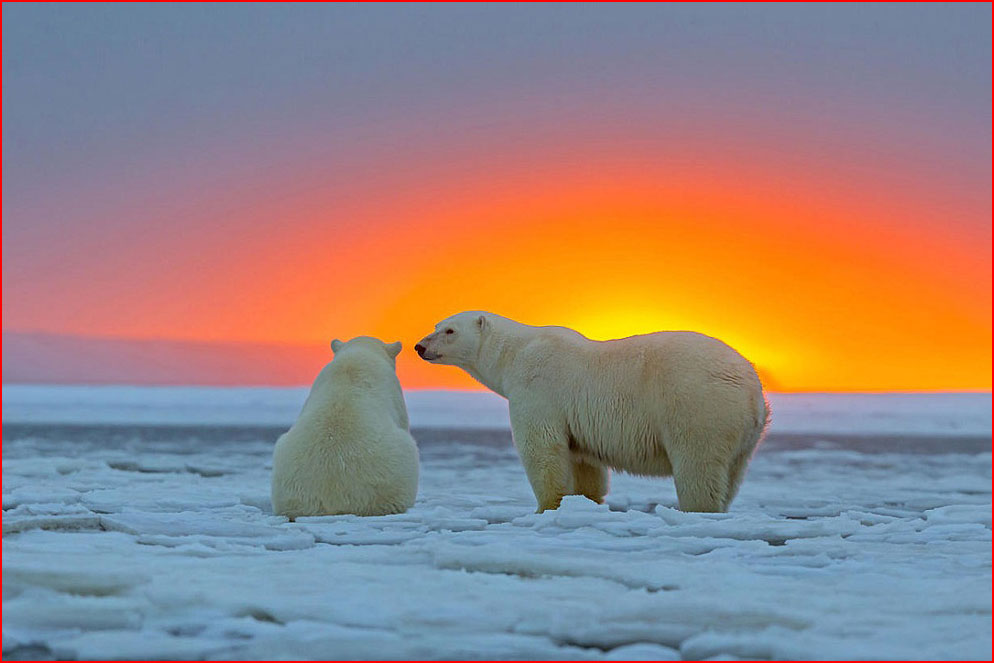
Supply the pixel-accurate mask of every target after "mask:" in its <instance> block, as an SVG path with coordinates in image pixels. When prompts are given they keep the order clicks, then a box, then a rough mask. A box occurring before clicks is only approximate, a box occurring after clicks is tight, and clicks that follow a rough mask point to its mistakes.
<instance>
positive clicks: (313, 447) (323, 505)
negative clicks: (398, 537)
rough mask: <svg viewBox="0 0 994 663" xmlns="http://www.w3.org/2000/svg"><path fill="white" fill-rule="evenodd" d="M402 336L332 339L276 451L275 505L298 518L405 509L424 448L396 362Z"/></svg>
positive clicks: (414, 487) (411, 497) (413, 490)
mask: <svg viewBox="0 0 994 663" xmlns="http://www.w3.org/2000/svg"><path fill="white" fill-rule="evenodd" d="M400 347H401V346H400V343H399V342H398V343H392V344H390V345H386V344H385V343H383V342H382V341H380V340H378V339H375V338H371V337H369V336H360V337H358V338H354V339H352V340H351V341H349V342H348V343H342V342H341V341H339V340H337V339H336V340H334V341H332V342H331V349H332V350H333V351H334V352H335V358H334V360H333V361H331V362H330V363H329V364H328V365H327V366H325V367H324V368H323V369H322V370H321V373H320V374H319V375H318V377H317V379H316V380H315V381H314V385H313V386H312V387H311V393H310V394H309V395H308V396H307V401H306V402H305V403H304V407H303V409H302V410H301V412H300V416H298V417H297V421H296V423H294V424H293V427H291V428H290V430H289V431H287V432H286V433H284V434H283V435H282V436H281V437H280V439H279V440H277V442H276V449H275V450H274V452H273V483H272V501H273V511H274V512H275V513H277V514H279V515H283V516H288V517H289V518H291V519H293V518H296V517H298V516H323V515H334V514H343V513H354V514H357V515H360V516H378V515H384V514H388V513H402V512H403V511H406V510H407V509H408V508H409V507H411V506H412V505H413V504H414V497H415V495H416V493H417V490H418V448H417V445H416V444H415V443H414V439H413V438H412V437H411V434H410V433H409V432H408V422H407V408H406V407H405V406H404V396H403V394H402V393H401V390H400V382H398V380H397V374H396V369H395V364H396V359H397V355H398V354H399V353H400Z"/></svg>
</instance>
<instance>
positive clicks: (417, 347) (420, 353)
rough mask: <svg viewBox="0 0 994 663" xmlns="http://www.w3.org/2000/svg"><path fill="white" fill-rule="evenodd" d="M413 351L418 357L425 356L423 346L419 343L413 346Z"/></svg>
mask: <svg viewBox="0 0 994 663" xmlns="http://www.w3.org/2000/svg"><path fill="white" fill-rule="evenodd" d="M414 351H415V352H417V353H418V356H419V357H424V356H425V346H423V345H421V344H420V343H418V344H417V345H415V346H414Z"/></svg>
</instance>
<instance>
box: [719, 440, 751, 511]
mask: <svg viewBox="0 0 994 663" xmlns="http://www.w3.org/2000/svg"><path fill="white" fill-rule="evenodd" d="M751 456H752V449H749V450H748V451H740V452H739V453H738V454H737V455H736V456H735V458H733V459H732V463H731V466H730V467H729V469H728V492H727V493H726V495H725V508H724V509H722V511H728V507H729V505H730V504H731V503H732V500H734V499H735V496H736V495H737V494H738V492H739V486H741V485H742V480H743V479H744V478H745V473H746V466H747V465H748V464H749V458H750V457H751Z"/></svg>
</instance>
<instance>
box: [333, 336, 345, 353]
mask: <svg viewBox="0 0 994 663" xmlns="http://www.w3.org/2000/svg"><path fill="white" fill-rule="evenodd" d="M343 345H345V344H344V343H342V342H341V341H339V340H338V339H337V338H336V339H335V340H334V341H332V342H331V351H332V352H338V351H339V350H341V349H342V346H343Z"/></svg>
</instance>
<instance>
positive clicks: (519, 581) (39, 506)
mask: <svg viewBox="0 0 994 663" xmlns="http://www.w3.org/2000/svg"><path fill="white" fill-rule="evenodd" d="M8 389H9V388H7V387H5V388H4V412H3V414H4V446H3V454H4V457H3V509H4V517H3V532H4V537H3V538H4V543H3V554H4V558H3V590H4V591H3V652H4V658H5V659H14V658H24V657H42V658H45V657H48V658H51V657H57V658H163V659H168V658H173V659H175V658H211V659H233V658H263V659H266V658H281V659H287V658H312V659H313V658H317V659H322V658H340V659H341V658H345V659H348V658H400V659H403V658H445V659H454V658H550V659H555V658H570V659H606V660H668V659H680V658H684V659H687V658H693V659H702V658H726V659H727V658H764V659H782V658H802V659H808V658H816V659H839V658H842V659H850V658H877V659H879V658H887V659H935V658H954V659H955V658H976V659H986V658H989V657H990V654H991V612H990V611H991V454H990V395H989V394H986V395H969V396H963V395H960V396H958V397H954V396H948V397H931V399H929V398H927V397H925V396H921V397H918V398H920V399H921V400H919V401H918V402H916V403H910V404H909V402H908V401H907V398H908V397H906V396H905V397H898V396H891V398H892V399H893V400H892V401H890V402H888V401H887V399H886V398H884V397H883V395H881V396H875V397H867V398H868V399H869V400H868V401H861V400H860V399H861V398H863V397H854V396H853V397H845V398H849V399H850V400H849V401H848V403H849V406H850V407H849V408H848V409H847V408H846V407H840V406H843V405H845V402H844V401H839V400H834V401H833V400H832V398H833V397H819V396H790V397H782V396H781V397H776V398H775V400H774V409H775V412H776V411H777V409H779V410H781V411H783V412H784V413H786V416H785V417H783V418H781V419H780V421H783V422H784V428H782V429H778V428H777V427H776V425H775V426H774V430H773V433H772V435H771V438H770V440H769V442H768V443H767V444H766V445H764V447H762V448H761V449H760V451H759V453H758V454H757V456H756V458H755V460H754V461H753V464H752V466H751V469H750V472H749V475H748V478H747V479H746V482H745V484H744V486H743V489H742V492H741V494H740V496H739V498H738V499H737V500H736V501H735V503H734V504H733V506H732V511H731V512H730V513H728V514H713V515H711V514H692V513H682V512H680V511H677V510H676V509H675V508H674V507H675V504H676V495H675V491H674V489H673V484H672V481H670V480H668V479H649V478H638V477H630V476H625V475H614V476H613V477H612V487H611V493H610V495H609V497H608V501H607V504H606V505H603V506H598V505H596V504H593V503H592V502H589V501H587V500H585V499H583V498H579V497H571V498H567V499H566V500H565V501H564V503H563V506H562V507H561V508H560V509H559V510H557V511H553V512H546V513H542V514H535V513H534V498H533V496H532V494H531V491H530V489H529V487H528V483H527V481H526V480H525V477H524V473H523V471H522V469H521V466H520V464H519V463H518V461H517V459H516V457H515V455H514V450H513V447H512V446H511V442H510V437H509V434H508V433H507V432H506V430H490V429H491V428H494V426H484V425H481V423H480V422H481V421H490V420H487V419H485V417H488V416H490V417H493V418H494V419H495V420H499V416H498V415H499V412H500V410H499V408H498V407H497V405H482V406H481V405H480V403H483V402H484V401H481V400H479V399H477V400H476V401H475V404H474V403H470V402H468V401H469V400H473V399H468V400H467V402H465V403H462V406H463V407H464V408H468V409H469V412H470V413H469V415H466V414H465V413H460V412H455V413H452V412H450V411H449V410H448V409H447V407H446V406H445V403H446V402H448V403H451V402H453V401H445V399H444V398H443V397H441V396H438V395H431V396H430V397H426V398H425V402H424V403H420V404H418V403H417V399H418V397H417V396H415V397H414V398H409V402H410V403H411V411H412V421H413V422H414V425H415V437H417V438H418V440H419V444H420V445H421V449H422V477H421V488H420V493H419V498H418V502H417V504H416V506H415V508H414V509H412V510H411V511H409V512H408V513H405V514H400V515H395V516H386V517H375V518H358V517H351V516H340V517H322V518H302V519H300V520H299V521H298V522H295V523H289V522H287V521H286V519H284V518H281V517H277V516H274V515H272V513H271V509H270V506H269V494H268V482H269V465H270V454H271V451H272V444H273V443H274V441H275V436H276V434H277V433H278V432H279V426H281V425H284V423H283V420H282V419H280V418H278V416H277V414H278V413H280V412H284V413H285V412H290V411H292V410H293V409H294V408H295V407H296V406H297V404H296V401H294V400H293V399H290V398H289V397H286V396H285V394H287V393H291V392H288V391H285V390H284V391H281V390H259V391H254V392H253V391H247V392H242V391H241V390H232V391H227V392H223V393H222V392H221V391H214V392H204V393H206V394H207V396H208V397H204V398H201V399H199V400H198V399H197V398H196V397H195V395H191V393H190V392H183V391H181V390H180V391H173V392H171V393H169V394H168V395H169V398H172V399H173V403H174V408H173V409H172V410H170V407H169V406H168V405H167V404H166V403H165V401H168V400H169V399H167V398H164V397H163V400H160V401H158V402H156V401H155V399H154V398H153V399H152V400H151V401H149V400H147V399H146V400H145V401H143V400H142V399H141V398H140V397H139V396H134V398H133V400H131V402H130V405H128V407H130V408H132V409H131V417H130V418H129V417H128V416H126V408H124V407H123V406H122V404H124V403H126V402H127V400H128V399H127V396H128V391H127V390H126V389H123V388H113V389H114V391H115V393H114V399H116V400H115V401H114V403H116V405H113V406H107V405H106V403H107V402H108V401H107V399H106V398H105V399H104V401H100V399H99V397H98V396H94V395H93V394H87V391H86V389H85V388H78V389H77V392H76V393H77V395H78V398H76V400H75V404H74V405H71V406H66V405H65V402H64V401H65V400H66V399H65V398H64V394H63V403H62V405H59V404H58V403H57V402H56V401H57V399H55V400H54V401H53V397H52V394H51V391H50V390H49V391H48V393H44V394H43V393H42V392H45V391H46V389H44V388H39V391H38V392H36V393H35V394H34V395H33V396H34V397H35V405H33V406H30V405H26V404H25V403H26V402H27V401H29V400H30V398H26V397H25V395H24V393H23V392H21V393H19V394H14V393H13V392H10V391H8ZM281 393H282V394H284V397H285V398H286V400H280V394H281ZM274 394H275V396H274ZM132 395H134V394H132ZM145 395H146V396H147V393H146V394H145ZM8 396H11V399H12V400H11V401H10V402H8ZM105 396H106V394H105ZM122 396H123V398H122ZM245 398H248V400H249V401H250V402H249V403H248V404H246V403H245V402H244V399H245ZM446 398H447V397H446ZM457 398H459V397H457ZM463 398H465V397H463ZM825 398H828V399H829V401H831V402H825V401H824V400H822V399H825ZM838 398H843V397H838ZM46 399H47V400H46ZM87 399H89V400H87ZM225 399H228V400H225ZM254 399H255V400H254ZM267 399H268V400H267ZM791 399H793V400H794V401H795V402H794V404H793V406H792V405H791V403H790V402H789V401H791ZM805 399H806V400H805ZM943 399H945V400H943ZM212 401H213V402H214V403H215V404H216V405H217V407H218V409H219V410H224V411H225V412H227V413H228V414H227V415H225V416H230V417H235V415H236V414H237V413H238V412H242V413H243V414H246V413H254V414H255V415H256V416H255V418H253V416H250V415H246V416H245V417H243V418H241V419H238V418H234V419H232V420H222V421H218V420H210V419H209V417H208V416H207V415H206V414H205V413H208V412H209V410H210V405H211V402H212ZM802 401H803V402H802ZM101 402H102V403H104V405H101V404H100V403H101ZM53 403H55V404H54V405H53ZM87 403H90V404H91V405H92V407H93V409H92V410H91V411H90V412H89V419H87V418H85V417H84V416H83V415H85V414H86V413H87ZM183 403H186V404H188V405H191V406H195V407H192V409H187V410H184V409H183V408H184V407H186V405H182V404H183ZM782 403H787V404H786V405H781V404H782ZM923 403H924V404H932V405H934V406H935V407H934V408H933V409H931V410H929V408H928V407H925V408H923V407H922V404H923ZM936 403H938V404H937V405H936ZM12 405H13V408H11V406H12ZM778 406H780V407H779V408H778ZM32 407H33V408H34V410H32V409H31V408H32ZM60 407H61V408H63V409H62V410H61V411H62V412H63V413H65V412H69V413H70V414H72V416H64V417H63V419H62V420H61V421H63V422H64V423H63V425H51V424H48V423H43V422H45V421H46V420H47V419H46V417H45V416H42V415H41V414H39V413H44V412H48V413H49V416H48V419H51V420H54V421H59V420H60V419H59V417H57V416H51V415H52V413H53V412H57V411H59V408H60ZM67 407H68V408H69V409H66V408H67ZM791 407H793V408H794V409H793V410H792V409H791ZM72 408H75V409H72ZM101 408H104V409H103V410H101ZM115 408H116V409H115ZM225 408H227V409H225ZM419 408H420V409H419ZM473 408H477V409H473ZM487 408H491V409H487ZM12 410H13V412H12ZM923 410H924V413H923ZM29 411H31V412H34V414H24V413H25V412H29ZM804 411H807V412H810V413H813V414H812V416H811V417H810V418H809V419H804V417H803V416H802V414H798V413H799V412H800V413H803V412H804ZM100 412H103V413H104V416H102V417H101V416H98V413H100ZM149 412H153V413H154V412H158V413H160V414H158V415H156V416H159V417H160V419H159V420H156V419H155V418H151V419H150V418H148V417H147V416H143V413H144V414H146V415H147V414H148V413H149ZM95 413H97V414H95ZM107 413H109V415H108V414H107ZM136 413H137V414H136ZM161 413H165V414H161ZM419 413H420V414H419ZM488 413H489V414H488ZM818 413H821V414H818ZM833 413H834V414H833ZM874 413H876V415H877V416H874ZM10 415H12V416H10ZM111 415H112V416H111ZM279 416H283V415H279ZM292 416H293V412H291V414H290V418H291V419H292ZM775 416H776V415H775ZM162 417H166V420H165V421H163V420H162ZM205 417H206V418H208V421H206V422H204V421H203V419H204V418H205ZM267 417H269V418H268V419H267ZM432 417H434V418H432ZM791 417H797V418H796V419H791ZM916 417H917V418H916ZM860 418H862V421H864V422H871V421H874V420H876V421H877V422H878V423H880V422H885V423H883V424H881V425H880V426H878V427H876V428H874V427H872V426H870V425H869V424H867V425H866V426H864V427H863V428H860V427H859V426H856V425H855V424H852V425H850V423H851V421H852V420H860ZM464 419H471V420H473V422H475V424H477V425H476V426H475V427H472V426H471V427H467V426H464V425H463V420H464ZM102 420H103V421H107V420H109V423H111V424H113V425H105V423H99V422H101V421H102ZM984 421H986V422H987V423H986V428H983V422H984ZM150 423H158V424H163V423H168V424H170V425H156V426H153V425H149V424H150ZM203 423H209V424H213V425H210V426H204V425H202V424H203ZM219 423H224V424H226V425H225V426H219V425H217V424H219ZM498 423H499V424H500V426H506V421H498ZM950 423H952V424H956V425H953V426H948V425H946V424H950ZM832 425H834V426H835V427H836V432H833V431H832V429H831V427H832ZM902 426H903V427H904V428H903V429H902ZM439 427H445V428H446V429H445V430H439V429H438V428H439ZM826 429H827V430H826ZM851 434H857V435H862V436H864V438H865V439H863V440H862V442H861V443H860V444H852V443H850V440H851ZM910 434H916V435H918V436H919V440H920V441H921V443H920V444H916V445H909V446H907V447H903V446H902V444H903V440H904V437H902V435H904V436H906V435H910ZM940 434H941V435H944V436H958V437H957V439H959V440H960V443H959V444H958V445H949V446H947V445H944V444H943V442H942V441H943V439H951V438H946V437H940ZM873 435H878V436H880V437H879V439H880V440H881V443H880V444H875V443H874V439H876V438H873ZM966 435H973V436H974V437H971V438H966V437H964V436H966ZM886 436H890V437H886ZM922 436H926V437H922ZM927 436H930V437H927ZM909 439H910V438H909Z"/></svg>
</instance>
